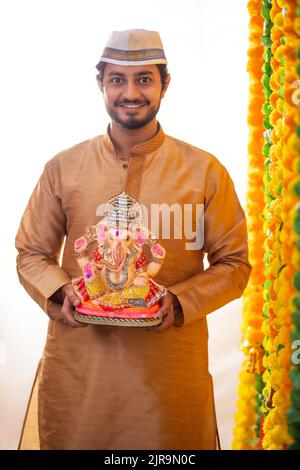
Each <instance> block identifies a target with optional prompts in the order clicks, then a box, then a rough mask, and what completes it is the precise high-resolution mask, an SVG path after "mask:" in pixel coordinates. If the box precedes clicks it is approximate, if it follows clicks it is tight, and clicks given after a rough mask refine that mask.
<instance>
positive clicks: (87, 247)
mask: <svg viewBox="0 0 300 470" xmlns="http://www.w3.org/2000/svg"><path fill="white" fill-rule="evenodd" d="M142 219H143V210H142V206H141V205H140V204H139V203H138V202H137V201H135V200H134V199H133V198H131V197H130V196H129V195H127V194H125V193H124V192H123V193H121V194H118V195H117V196H114V197H113V198H111V199H110V200H109V201H108V203H107V204H106V205H105V208H104V218H103V219H102V220H101V221H100V222H99V223H98V224H97V225H95V226H88V227H87V228H86V229H85V234H84V236H82V237H80V238H78V239H77V240H76V241H75V244H74V249H75V256H76V258H77V262H78V264H79V266H80V269H81V273H82V274H81V276H80V277H78V278H74V279H72V284H73V287H74V290H75V292H76V294H77V295H78V297H79V298H80V299H81V304H80V305H79V306H78V307H76V312H75V315H74V317H75V319H76V320H78V321H81V322H85V323H94V324H102V325H103V324H104V325H115V326H153V325H157V324H159V323H160V322H161V319H160V318H156V312H157V310H158V309H159V308H160V305H159V302H158V301H159V299H160V298H161V297H162V296H163V295H165V294H166V292H167V290H166V288H165V287H163V286H161V285H160V284H157V283H156V282H155V281H154V280H153V277H155V276H156V274H157V273H158V272H159V270H160V268H161V266H162V263H163V261H164V258H165V255H166V251H165V249H164V248H163V247H162V246H161V245H160V244H159V243H157V240H156V237H155V235H154V234H153V233H151V232H150V231H149V230H148V229H147V228H146V227H145V226H143V225H141V222H142Z"/></svg>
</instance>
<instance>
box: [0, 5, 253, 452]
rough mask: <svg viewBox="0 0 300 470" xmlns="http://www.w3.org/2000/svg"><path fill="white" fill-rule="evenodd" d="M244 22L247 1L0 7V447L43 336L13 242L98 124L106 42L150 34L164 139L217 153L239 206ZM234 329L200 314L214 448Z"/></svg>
mask: <svg viewBox="0 0 300 470" xmlns="http://www.w3.org/2000/svg"><path fill="white" fill-rule="evenodd" d="M109 5H111V6H109ZM247 22H248V17H247V10H246V0H230V2H224V0H223V1H222V0H184V1H181V0H164V1H161V0H152V1H151V2H150V3H149V4H146V3H145V2H141V1H136V0H132V1H130V0H129V1H127V2H124V1H123V0H115V1H114V2H113V3H111V4H109V2H107V1H105V2H104V1H101V0H85V1H83V0H82V1H79V0H51V1H50V0H48V1H46V0H44V1H42V2H41V1H38V0H26V2H24V1H22V0H10V1H9V2H1V4H0V44H1V55H0V72H1V73H0V79H1V87H0V103H1V106H0V113H1V114H0V125H1V130H2V137H1V144H2V152H1V165H2V171H1V176H2V178H1V183H2V184H1V185H0V191H1V213H2V224H1V226H2V230H1V251H0V262H1V270H0V271H1V272H0V276H1V280H0V285H1V286H2V295H1V300H0V315H1V316H0V390H1V392H0V393H1V395H0V398H1V400H0V421H1V423H3V424H4V425H3V426H1V431H0V448H3V449H14V448H16V446H17V444H18V440H19V436H20V431H21V427H22V422H23V418H24V413H25V409H26V405H27V401H28V396H29V392H30V388H31V385H32V380H33V377H34V373H35V369H36V365H37V361H38V359H39V357H40V355H41V351H42V347H43V344H44V340H45V329H46V325H47V319H46V316H45V314H43V312H42V311H40V310H39V308H38V307H36V305H35V304H34V303H33V302H32V301H31V299H30V298H29V297H28V296H27V295H26V294H25V292H24V291H23V289H22V288H21V287H20V286H19V285H18V281H17V276H16V273H15V250H14V237H15V233H16V231H17V228H18V224H19V221H20V217H21V215H22V213H23V210H24V208H25V205H26V203H27V200H28V198H29V196H30V194H31V192H32V190H33V187H34V185H35V184H36V182H37V179H38V177H39V175H40V173H41V171H42V168H43V166H44V164H45V162H46V161H47V160H48V159H50V158H51V157H52V156H54V155H55V154H56V153H57V152H59V151H60V150H63V149H64V148H67V147H69V146H71V145H73V144H75V143H78V142H80V141H82V140H84V139H86V138H88V137H91V136H94V135H97V134H100V133H102V132H103V131H104V129H105V127H106V125H107V122H108V118H107V116H106V113H105V111H104V106H103V104H102V98H101V95H100V92H99V89H98V87H97V85H96V81H95V69H94V66H95V64H96V63H97V62H98V59H99V57H100V54H101V52H102V48H103V46H104V42H105V40H106V38H107V36H108V34H109V33H110V31H111V30H119V29H128V28H145V29H154V30H159V31H160V33H161V37H162V40H163V42H164V45H165V51H166V54H167V57H168V60H169V69H170V72H171V75H172V83H171V85H170V88H169V90H168V93H167V95H166V97H165V99H164V101H163V104H162V108H161V111H160V115H159V120H160V122H161V123H162V125H163V128H164V130H165V132H166V133H168V134H170V135H173V136H175V137H177V138H179V139H182V140H185V141H188V142H189V143H191V144H193V145H196V146H198V147H201V148H203V149H205V150H208V151H210V152H211V153H213V154H215V155H216V156H217V158H219V160H221V162H222V163H223V164H225V166H226V167H227V169H228V170H229V172H230V174H231V175H232V178H233V180H234V182H235V184H236V189H237V192H238V194H239V196H240V199H241V202H242V204H243V205H244V200H245V199H244V198H245V185H246V168H247V156H246V144H247V128H246V112H247V98H248V77H247V73H246V49H247V36H248V31H247ZM240 318H241V301H240V300H237V301H235V302H233V303H231V304H230V305H228V306H226V307H224V308H222V309H220V310H218V311H217V312H215V313H213V314H211V315H209V324H210V337H211V340H210V359H211V371H212V373H213V376H214V380H215V392H216V398H217V412H218V417H219V428H220V432H221V438H222V445H223V448H228V447H229V445H230V441H231V429H232V425H233V418H232V415H233V411H234V402H235V399H236V397H235V394H234V390H235V388H236V384H237V373H238V369H239V364H240V361H241V356H240V354H239V353H238V350H237V347H238V343H239V328H240ZM224 332H225V333H224Z"/></svg>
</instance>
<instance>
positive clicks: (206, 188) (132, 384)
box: [16, 128, 251, 450]
mask: <svg viewBox="0 0 300 470" xmlns="http://www.w3.org/2000/svg"><path fill="white" fill-rule="evenodd" d="M133 154H136V155H138V154H139V155H142V154H144V155H146V166H145V171H144V174H143V179H142V184H141V192H140V198H139V200H140V202H141V203H142V204H144V205H145V207H146V208H147V209H149V212H150V206H151V204H167V205H168V207H169V206H172V204H179V205H180V207H183V206H184V204H192V205H195V204H204V207H205V211H204V245H203V247H202V248H199V249H197V250H187V249H186V248H187V247H186V243H187V241H190V240H189V239H188V237H186V238H181V239H180V238H176V237H175V236H174V231H172V230H171V234H170V239H167V238H163V236H162V234H161V233H160V234H159V239H158V241H159V243H161V244H162V245H163V246H164V247H165V248H166V250H167V256H166V261H165V263H164V265H163V267H162V269H161V271H160V273H159V275H158V276H157V277H156V278H155V280H156V281H157V282H160V283H161V284H164V285H165V286H166V287H168V288H169V289H170V290H171V291H172V292H173V293H175V294H176V295H177V296H178V298H179V300H180V302H181V304H182V307H183V312H184V325H183V326H180V327H176V326H173V327H171V328H170V329H169V330H168V331H166V332H164V333H161V334H156V333H153V332H151V331H148V330H146V329H142V328H136V329H134V328H122V327H109V326H99V325H98V326H96V325H89V326H88V327H87V328H83V329H72V328H70V327H68V326H66V325H64V324H63V323H62V322H61V321H59V320H56V319H57V318H58V317H59V314H60V306H59V305H57V304H54V303H53V302H52V301H51V300H49V298H50V297H51V295H52V294H53V293H54V292H55V291H56V290H57V289H58V288H59V287H61V286H62V285H64V284H66V283H68V282H69V281H70V277H76V276H78V275H80V272H79V267H78V265H77V262H76V260H75V257H74V252H73V244H74V240H75V239H76V238H78V237H80V236H81V235H82V234H83V233H84V229H85V227H86V226H87V225H89V224H92V225H95V224H96V223H97V222H98V221H99V220H100V218H101V217H100V216H99V215H97V211H98V213H99V206H100V205H101V204H103V203H105V202H106V201H108V199H109V198H111V197H112V196H113V195H115V194H118V193H120V192H121V191H122V190H123V189H124V185H125V181H126V174H127V172H128V169H127V168H126V159H124V158H122V157H120V156H118V155H116V153H115V151H114V148H113V145H112V143H111V141H110V139H109V135H108V134H107V133H106V134H105V135H104V136H103V135H101V136H97V137H94V138H92V139H89V140H87V141H85V142H82V143H80V144H78V145H76V146H74V147H72V148H70V149H68V150H65V151H63V152H61V153H59V154H58V155H56V156H55V157H54V158H53V159H51V160H50V161H49V162H48V163H47V164H46V165H45V169H44V171H43V174H42V176H41V178H40V181H39V182H38V184H37V186H36V188H35V190H34V192H33V194H32V196H31V199H30V201H29V204H28V206H27V208H26V211H25V213H24V216H23V218H22V222H21V225H20V229H19V231H18V234H17V237H16V246H17V249H18V251H19V255H18V258H17V269H18V274H19V278H20V282H21V283H22V284H23V286H24V287H25V289H26V290H27V292H28V293H29V294H30V295H31V296H32V298H33V299H34V300H35V301H36V302H38V304H39V305H40V306H41V307H42V308H43V309H44V310H45V311H46V313H47V314H48V315H49V317H50V322H49V328H48V335H47V341H46V345H45V349H44V353H43V360H42V370H41V379H40V385H39V431H40V441H41V448H42V449H157V450H159V449H178V450H182V449H215V446H216V423H215V416H214V401H213V387H212V379H211V376H210V374H209V372H208V332H207V322H206V315H207V314H208V313H210V312H212V311H214V310H216V309H218V308H219V307H221V306H222V305H224V304H226V303H227V302H229V301H231V300H233V299H236V298H238V297H240V296H241V294H242V292H243V290H244V288H245V286H246V284H247V280H248V277H249V273H250V270H251V267H250V265H249V262H248V250H247V232H246V222H245V216H244V212H243V210H242V208H241V206H240V203H239V201H238V198H237V196H236V193H235V190H234V185H233V183H232V180H231V178H230V176H229V174H228V172H227V170H226V169H225V167H224V166H223V165H222V164H221V163H220V162H219V161H218V160H217V159H216V158H215V157H214V156H213V155H211V154H209V153H207V152H205V151H203V150H200V149H197V148H195V147H193V146H191V145H189V144H187V143H185V142H182V141H179V140H176V139H174V138H172V137H169V136H167V135H165V134H164V133H163V131H162V129H161V128H160V130H159V132H158V134H157V135H156V136H155V137H154V138H153V139H151V140H150V141H148V142H145V143H144V144H142V145H138V146H136V147H134V148H133V149H132V155H133ZM97 208H98V209H97ZM182 223H183V222H182ZM65 236H66V243H65V246H64V250H63V259H62V266H59V256H60V252H61V250H62V246H63V242H64V239H65ZM205 252H206V253H208V261H209V263H210V267H209V269H207V270H205V271H204V270H203V256H204V253H205Z"/></svg>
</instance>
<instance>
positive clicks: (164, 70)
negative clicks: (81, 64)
mask: <svg viewBox="0 0 300 470" xmlns="http://www.w3.org/2000/svg"><path fill="white" fill-rule="evenodd" d="M105 65H106V62H103V61H101V60H100V62H99V63H98V64H97V65H96V69H97V70H98V74H97V79H98V80H99V82H102V80H103V75H104V69H105ZM155 65H156V66H157V68H158V70H159V74H160V80H161V84H162V87H163V88H165V85H166V80H167V76H168V74H169V71H168V67H167V65H166V64H155Z"/></svg>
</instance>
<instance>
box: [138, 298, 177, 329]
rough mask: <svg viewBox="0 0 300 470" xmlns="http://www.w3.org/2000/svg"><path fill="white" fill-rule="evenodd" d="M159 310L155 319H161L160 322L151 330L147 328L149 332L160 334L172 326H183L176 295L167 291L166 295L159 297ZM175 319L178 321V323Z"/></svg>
mask: <svg viewBox="0 0 300 470" xmlns="http://www.w3.org/2000/svg"><path fill="white" fill-rule="evenodd" d="M159 303H160V309H159V310H158V311H157V312H156V314H155V317H162V322H161V323H160V324H159V325H157V326H153V327H151V328H147V329H148V330H149V331H153V332H155V333H162V332H163V331H166V330H168V329H169V328H171V326H172V325H174V324H175V321H176V326H181V325H182V324H183V312H182V307H181V305H180V302H179V300H178V298H177V297H176V295H174V294H172V292H170V291H168V292H167V294H166V295H164V296H163V297H161V299H160V301H159ZM177 319H179V320H180V321H179V322H178V321H177Z"/></svg>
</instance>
